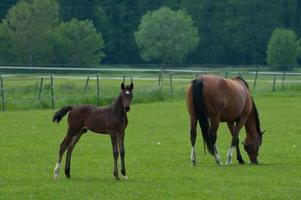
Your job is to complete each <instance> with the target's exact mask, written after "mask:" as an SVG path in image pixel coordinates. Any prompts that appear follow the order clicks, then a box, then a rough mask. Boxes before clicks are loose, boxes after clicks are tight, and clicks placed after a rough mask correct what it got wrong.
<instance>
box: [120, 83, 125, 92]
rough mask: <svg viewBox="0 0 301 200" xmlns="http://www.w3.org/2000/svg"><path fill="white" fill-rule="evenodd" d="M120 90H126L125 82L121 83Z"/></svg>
mask: <svg viewBox="0 0 301 200" xmlns="http://www.w3.org/2000/svg"><path fill="white" fill-rule="evenodd" d="M120 88H121V89H122V90H124V89H125V86H124V82H122V83H121V85H120Z"/></svg>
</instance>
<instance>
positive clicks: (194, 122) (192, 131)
mask: <svg viewBox="0 0 301 200" xmlns="http://www.w3.org/2000/svg"><path fill="white" fill-rule="evenodd" d="M196 125H197V120H196V119H195V118H193V117H190V141H191V155H190V159H191V161H192V166H194V165H195V163H196V156H195V140H196V136H197V133H196Z"/></svg>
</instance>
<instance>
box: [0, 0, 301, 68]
mask: <svg viewBox="0 0 301 200" xmlns="http://www.w3.org/2000/svg"><path fill="white" fill-rule="evenodd" d="M162 8H169V9H170V10H171V11H175V12H178V11H181V12H183V15H184V16H185V17H184V18H185V20H186V22H185V23H184V25H183V26H184V27H185V26H186V25H187V23H188V24H189V27H191V28H192V29H191V30H193V29H194V28H195V29H196V31H195V30H193V31H192V32H194V35H193V34H192V33H191V34H192V38H193V39H194V42H191V41H190V39H191V38H189V37H187V36H186V40H183V42H182V43H181V44H183V43H185V45H186V46H185V45H183V46H178V48H182V50H183V51H185V55H180V54H179V52H180V51H176V47H174V46H173V47H172V48H173V50H174V52H175V53H174V54H176V55H177V56H176V57H177V58H179V57H181V59H180V60H179V61H176V62H179V63H185V64H209V65H260V64H266V63H269V62H271V63H273V62H274V61H271V59H270V57H269V58H268V55H267V53H268V52H271V51H269V50H267V49H268V46H270V48H273V45H268V43H269V41H271V40H272V38H271V35H272V33H273V31H274V30H276V29H277V28H282V29H283V30H289V31H293V34H294V35H295V37H296V38H293V37H290V38H292V39H293V40H296V42H297V43H298V38H300V36H301V0H270V1H262V0H246V1H240V0H223V1H222V0H179V1H171V0H152V1H150V0H135V1H131V0H124V1H117V0H32V1H18V0H2V1H1V2H0V17H1V18H2V22H1V25H0V64H12V65H19V64H22V65H37V64H40V65H54V64H55V65H64V66H66V65H70V66H87V65H90V66H91V65H97V64H99V63H100V62H102V63H107V64H125V63H126V64H141V63H159V64H161V63H162V62H163V59H165V60H166V61H164V62H173V61H174V60H173V59H171V58H169V59H167V58H166V56H165V58H159V59H158V58H157V59H155V57H149V55H150V54H145V53H147V52H146V51H145V50H146V49H147V48H144V44H143V42H146V41H145V39H142V40H141V39H140V41H139V37H140V38H141V36H139V32H141V30H140V29H139V28H141V27H143V25H142V24H143V19H144V17H143V16H145V15H147V13H148V12H149V13H155V11H158V10H161V9H162ZM149 15H151V14H149ZM174 16H176V15H174ZM39 17H40V18H39ZM175 18H176V19H178V18H177V17H175ZM180 18H181V17H180ZM145 23H146V22H145ZM174 24H179V23H177V22H175V23H174ZM186 27H187V26H186ZM282 29H280V30H282ZM186 30H188V29H185V30H181V28H179V30H177V31H176V33H180V32H181V33H183V34H184V33H185V31H186ZM189 30H190V29H189ZM158 31H160V30H158ZM186 32H187V31H186ZM196 33H197V36H198V39H196V37H195V36H196ZM153 34H156V32H153ZM168 34H169V35H172V34H175V32H171V33H168ZM168 34H166V35H167V36H168ZM275 34H277V33H275ZM167 36H166V37H167ZM158 37H159V36H158ZM183 38H185V37H183ZM280 38H281V37H280ZM176 39H177V40H179V38H176ZM141 41H142V42H141ZM277 44H278V43H277V42H276V46H277ZM157 45H162V44H157ZM274 46H275V45H274ZM284 46H285V45H284ZM186 47H187V48H188V47H189V48H190V49H188V50H187V49H183V48H186ZM294 48H295V47H294ZM296 49H299V48H298V47H296ZM164 50H166V51H168V50H171V48H169V49H161V51H162V53H165V55H167V53H168V52H165V51H164ZM296 51H297V52H298V50H296ZM154 53H158V52H153V55H154ZM162 53H161V54H160V55H161V57H162ZM271 54H272V53H271ZM294 54H296V56H294V57H295V59H294V60H297V61H298V58H299V56H298V53H294ZM273 55H276V54H275V53H274V54H273ZM170 60H172V61H170ZM288 60H289V59H288ZM297 61H294V62H295V63H296V62H297ZM288 62H289V61H288ZM299 63H300V59H299ZM276 65H277V64H276Z"/></svg>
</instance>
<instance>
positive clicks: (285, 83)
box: [0, 66, 301, 111]
mask: <svg viewBox="0 0 301 200" xmlns="http://www.w3.org/2000/svg"><path fill="white" fill-rule="evenodd" d="M0 70H1V76H0V87H1V88H0V91H1V95H0V98H1V110H2V111H6V110H23V109H43V108H48V109H55V108H58V107H60V106H63V105H66V104H84V103H88V104H95V105H98V106H102V105H107V104H109V103H110V102H111V101H112V100H113V99H114V98H115V96H116V95H117V94H118V92H119V90H120V89H119V86H120V83H121V81H122V79H123V76H126V77H127V78H130V77H131V78H133V80H134V84H135V98H134V102H136V103H141V102H152V101H162V100H165V99H171V98H172V99H177V98H178V99H179V98H183V97H185V93H186V88H187V86H188V84H189V82H190V81H191V80H192V79H194V78H196V77H197V76H199V75H202V74H209V73H213V74H217V75H221V76H223V77H225V78H230V77H234V76H242V77H243V78H244V79H245V80H246V81H247V82H248V83H249V86H250V89H251V90H252V92H253V93H268V92H278V91H279V92H280V91H293V92H296V91H299V90H300V91H301V73H294V72H261V71H252V72H250V71H224V70H223V69H218V70H210V71H209V70H198V69H189V70H185V69H165V70H161V69H133V68H114V69H109V68H89V69H86V68H50V67H49V68H42V67H37V68H28V67H5V66H2V67H0ZM9 70H12V72H10V71H9ZM16 72H18V73H16Z"/></svg>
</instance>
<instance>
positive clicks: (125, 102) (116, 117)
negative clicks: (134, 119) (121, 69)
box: [53, 79, 134, 180]
mask: <svg viewBox="0 0 301 200" xmlns="http://www.w3.org/2000/svg"><path fill="white" fill-rule="evenodd" d="M133 87H134V84H133V82H132V80H131V84H130V85H127V86H125V85H124V79H123V82H122V83H121V92H120V94H119V95H118V97H117V98H116V99H115V101H114V102H113V103H112V104H111V105H110V106H107V107H96V106H93V105H78V106H65V107H63V108H61V109H60V110H59V111H58V112H56V113H55V114H54V116H53V122H57V123H59V122H60V121H61V119H62V118H63V117H64V116H65V115H66V114H67V113H68V112H69V115H68V131H67V134H66V136H65V138H64V140H63V141H62V143H61V145H60V150H59V154H58V160H57V163H56V165H55V168H54V177H55V178H57V177H58V175H59V172H60V167H61V161H62V157H63V155H64V152H65V151H66V149H67V156H66V163H65V174H66V177H67V178H71V175H70V162H71V155H72V151H73V149H74V147H75V145H76V143H77V142H78V141H79V139H80V137H81V136H82V135H83V134H84V133H86V132H87V130H90V131H93V132H95V133H102V134H109V135H110V136H111V142H112V148H113V157H114V171H113V175H114V177H115V179H116V180H119V176H118V169H117V159H118V154H120V158H121V174H122V176H123V177H124V178H125V179H127V176H126V171H125V163H124V155H125V150H124V135H125V132H124V131H125V129H126V127H127V124H128V119H127V114H126V113H127V112H128V111H129V110H130V105H131V101H132V98H133V93H132V91H133Z"/></svg>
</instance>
